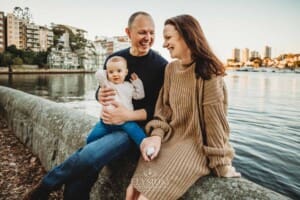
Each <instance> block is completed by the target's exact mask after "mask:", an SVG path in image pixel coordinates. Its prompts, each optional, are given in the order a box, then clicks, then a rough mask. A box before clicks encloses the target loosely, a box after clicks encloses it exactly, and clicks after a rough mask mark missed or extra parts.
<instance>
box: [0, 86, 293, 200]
mask: <svg viewBox="0 0 300 200" xmlns="http://www.w3.org/2000/svg"><path fill="white" fill-rule="evenodd" d="M0 115H1V116H5V119H7V121H8V124H9V127H10V128H11V129H12V130H14V133H15V134H16V135H17V137H18V138H19V139H20V140H21V141H22V143H24V144H26V146H27V147H29V148H30V150H31V151H32V152H33V153H34V154H35V155H37V156H38V157H39V158H40V160H41V163H42V165H43V166H44V167H45V168H46V169H47V170H49V169H50V168H52V167H53V166H54V165H56V164H58V163H61V162H62V161H63V160H64V159H66V157H67V156H68V155H70V154H71V153H72V152H74V150H76V149H78V148H79V147H80V146H82V145H83V144H84V140H85V137H86V133H87V132H88V130H90V128H91V127H92V125H93V124H94V123H95V121H96V120H97V118H94V117H91V116H87V115H84V114H83V113H82V112H80V111H77V110H73V109H70V108H66V107H65V106H63V105H61V104H58V103H55V102H51V101H49V100H45V99H42V98H40V97H36V96H33V95H30V94H26V93H23V92H21V91H17V90H14V89H10V88H6V87H2V86H0ZM78 121H80V123H78ZM6 127H7V126H6ZM130 155H131V154H129V155H128V156H126V158H123V159H121V160H118V161H116V162H114V163H111V164H110V165H109V166H106V167H105V168H104V169H103V170H102V171H101V173H100V174H99V178H98V181H97V183H96V185H95V187H94V188H93V191H92V193H91V199H93V200H94V199H123V198H124V196H125V189H126V186H127V185H128V182H129V180H130V177H131V175H132V172H133V171H134V168H135V162H134V160H133V159H132V157H131V156H130ZM27 162H28V161H27ZM120 166H122V168H120ZM154 178H155V177H154ZM4 180H5V179H4ZM13 188H14V187H13ZM23 192H25V191H23ZM182 199H208V200H211V199H249V200H251V199H264V200H271V199H272V200H273V199H278V200H281V199H282V200H285V199H289V198H288V197H284V196H282V195H280V194H278V193H276V192H273V191H271V190H268V189H266V188H264V187H261V186H259V185H257V184H255V183H253V182H251V181H248V180H246V179H244V178H238V179H235V178H227V179H225V178H216V177H212V176H207V177H204V178H201V179H199V180H198V181H197V182H196V183H195V184H194V185H193V186H192V187H191V188H190V189H189V190H188V191H187V193H186V194H185V195H184V197H183V198H182Z"/></svg>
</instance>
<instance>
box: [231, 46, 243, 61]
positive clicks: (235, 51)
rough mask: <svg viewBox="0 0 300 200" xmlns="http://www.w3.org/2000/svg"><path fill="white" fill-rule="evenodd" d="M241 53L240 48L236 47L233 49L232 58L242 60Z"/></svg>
mask: <svg viewBox="0 0 300 200" xmlns="http://www.w3.org/2000/svg"><path fill="white" fill-rule="evenodd" d="M240 54H241V51H240V49H237V48H234V49H233V50H232V59H233V60H234V61H235V62H240V60H241V56H240Z"/></svg>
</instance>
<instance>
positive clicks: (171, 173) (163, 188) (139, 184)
mask: <svg viewBox="0 0 300 200" xmlns="http://www.w3.org/2000/svg"><path fill="white" fill-rule="evenodd" d="M194 71H195V64H193V65H192V66H189V67H183V66H181V64H180V62H179V61H174V62H172V63H170V64H169V65H168V66H167V68H166V72H165V82H164V85H163V88H162V89H161V91H160V95H159V97H158V100H157V103H156V108H155V114H154V116H155V119H154V120H152V121H150V122H149V123H148V124H147V126H146V131H147V133H149V134H151V135H158V136H160V137H162V146H161V150H160V152H159V155H158V157H157V158H155V159H154V160H153V161H151V162H145V161H144V160H143V159H142V158H141V159H140V160H139V163H138V166H137V169H136V171H135V174H134V176H133V177H132V180H131V182H132V184H133V186H134V187H135V188H136V189H137V190H138V191H140V192H141V193H142V194H143V195H144V196H146V197H147V198H149V199H150V200H160V199H161V200H173V199H178V198H179V197H180V196H182V195H183V194H184V193H185V192H186V191H187V189H188V188H189V187H190V186H192V184H193V183H194V182H195V181H196V180H197V179H199V178H200V177H202V176H204V175H207V174H209V173H210V169H212V170H213V171H214V172H215V174H216V175H217V176H222V175H224V174H225V173H226V172H227V169H228V166H229V165H231V161H232V159H233V155H234V151H233V149H232V147H231V146H230V144H229V126H228V122H227V118H226V110H227V94H226V89H225V85H224V81H223V79H222V77H221V76H215V77H213V78H212V79H210V80H208V81H205V82H204V81H203V80H202V79H201V78H199V79H198V80H197V79H196V77H195V72H194ZM197 90H198V91H197ZM197 95H198V97H197ZM198 105H200V107H199V108H198ZM201 119H202V122H203V121H204V123H205V130H206V137H207V138H206V141H207V145H204V144H203V140H202V133H201V125H200V124H203V123H201Z"/></svg>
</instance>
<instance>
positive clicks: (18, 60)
mask: <svg viewBox="0 0 300 200" xmlns="http://www.w3.org/2000/svg"><path fill="white" fill-rule="evenodd" d="M12 63H13V64H14V65H23V60H22V58H20V57H15V58H13V59H12Z"/></svg>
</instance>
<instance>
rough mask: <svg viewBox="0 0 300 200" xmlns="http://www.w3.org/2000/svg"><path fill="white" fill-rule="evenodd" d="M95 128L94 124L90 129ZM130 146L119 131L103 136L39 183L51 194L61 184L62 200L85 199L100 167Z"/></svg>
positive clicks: (87, 145)
mask: <svg viewBox="0 0 300 200" xmlns="http://www.w3.org/2000/svg"><path fill="white" fill-rule="evenodd" d="M98 123H99V122H98ZM96 127H97V124H96V126H95V127H94V129H95V128H96ZM94 129H93V130H94ZM93 130H92V131H93ZM130 146H132V142H131V140H130V138H129V137H128V135H127V133H125V132H123V131H118V132H113V133H111V134H107V135H104V136H103V137H101V138H99V139H97V140H95V141H94V142H91V143H89V144H86V145H85V146H84V147H83V148H80V149H78V150H77V151H76V152H75V153H73V154H72V155H71V156H70V157H68V158H67V159H66V160H65V161H64V162H63V163H61V164H60V165H58V166H56V167H54V168H53V169H52V170H51V171H49V172H48V173H47V174H46V175H45V176H44V178H43V180H42V186H43V187H44V188H47V190H49V191H52V190H56V189H59V188H60V187H61V186H62V185H63V184H65V191H64V199H66V200H69V199H70V200H71V199H72V200H86V199H89V193H90V190H91V188H92V186H93V185H94V183H95V181H96V180H97V178H98V173H99V171H100V170H101V169H102V167H103V166H104V165H106V164H108V163H109V162H110V161H112V160H114V159H117V158H119V157H120V156H121V155H122V154H124V153H126V151H128V149H129V148H130Z"/></svg>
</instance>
